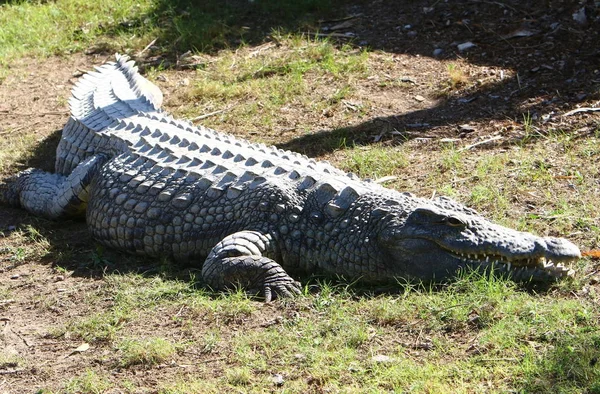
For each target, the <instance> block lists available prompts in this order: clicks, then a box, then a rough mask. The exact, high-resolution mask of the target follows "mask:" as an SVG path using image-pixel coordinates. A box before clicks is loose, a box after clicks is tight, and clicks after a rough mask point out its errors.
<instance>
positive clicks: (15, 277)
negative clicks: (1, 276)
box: [10, 274, 21, 279]
mask: <svg viewBox="0 0 600 394" xmlns="http://www.w3.org/2000/svg"><path fill="white" fill-rule="evenodd" d="M20 277H21V275H19V274H15V275H13V276H11V277H10V279H19V278H20Z"/></svg>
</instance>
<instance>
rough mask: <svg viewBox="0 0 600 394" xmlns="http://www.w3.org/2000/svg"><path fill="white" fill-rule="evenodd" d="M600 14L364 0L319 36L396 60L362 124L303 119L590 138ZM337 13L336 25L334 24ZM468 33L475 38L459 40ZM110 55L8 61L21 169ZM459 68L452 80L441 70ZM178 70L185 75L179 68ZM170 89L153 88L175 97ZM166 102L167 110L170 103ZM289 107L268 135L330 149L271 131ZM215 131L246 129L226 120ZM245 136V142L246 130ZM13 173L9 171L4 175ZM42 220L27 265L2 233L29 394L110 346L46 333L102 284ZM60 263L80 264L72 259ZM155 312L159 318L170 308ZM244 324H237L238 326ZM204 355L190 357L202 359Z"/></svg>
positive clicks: (483, 135)
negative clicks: (75, 91) (65, 269)
mask: <svg viewBox="0 0 600 394" xmlns="http://www.w3.org/2000/svg"><path fill="white" fill-rule="evenodd" d="M432 3H433V4H434V5H432ZM582 10H583V11H582ZM599 12H600V10H599V9H598V7H597V5H596V3H594V2H591V1H561V0H550V1H543V2H536V1H519V2H517V1H504V2H497V1H476V0H472V1H462V2H455V1H448V2H441V1H438V2H432V1H424V0H419V1H417V0H415V1H407V2H402V5H401V6H400V5H398V2H397V1H372V2H361V3H358V4H356V5H354V6H348V7H347V8H346V10H345V11H344V13H342V14H341V16H342V17H343V16H352V15H356V16H355V17H352V18H349V19H346V20H345V21H344V20H338V21H329V22H327V21H325V22H323V23H322V25H321V31H322V32H324V33H326V34H327V33H328V32H333V33H335V37H334V38H335V39H338V40H340V42H342V43H344V42H346V41H347V40H346V39H345V38H341V37H340V35H345V36H347V37H350V36H351V37H352V41H351V42H352V43H353V44H354V45H358V46H363V47H369V48H371V49H372V50H374V51H382V52H386V53H393V54H394V56H393V62H392V64H384V62H382V63H381V64H380V65H379V66H374V67H373V70H372V71H373V75H374V78H372V79H369V80H367V81H366V82H365V83H364V84H362V85H361V86H358V87H357V93H356V96H357V97H358V99H359V101H361V102H363V103H365V105H368V110H367V111H366V113H365V116H364V117H363V120H360V119H359V118H353V119H355V120H354V121H353V122H354V123H352V124H344V122H346V121H347V117H344V116H342V115H341V114H340V113H335V114H317V115H316V116H314V117H309V116H308V115H307V117H306V119H307V120H308V121H310V122H313V123H312V124H313V125H314V129H315V130H323V133H325V134H332V133H335V132H337V131H336V130H337V129H338V128H339V127H341V126H345V127H346V129H345V130H344V131H343V135H344V136H349V138H350V140H354V141H357V142H361V143H372V142H374V141H381V142H388V143H401V142H403V141H406V140H407V139H408V140H413V141H418V142H423V141H425V142H427V141H429V140H434V139H440V138H455V139H460V140H461V141H465V142H464V143H465V144H468V143H476V142H478V141H485V140H487V139H490V138H491V137H494V136H496V135H499V136H501V139H497V140H494V141H493V142H492V143H491V144H487V145H482V147H483V146H485V147H486V148H488V149H494V148H497V147H498V146H499V145H502V144H505V143H508V142H514V141H515V140H518V139H521V138H523V133H524V131H523V116H524V114H529V115H528V116H530V117H531V119H532V120H533V121H535V122H536V127H537V128H538V129H537V130H538V132H539V133H542V134H544V133H549V132H551V131H552V130H562V131H564V132H567V133H572V134H574V135H587V134H588V133H591V132H594V131H595V130H597V129H598V125H599V124H600V117H599V116H600V115H599V113H598V112H589V113H588V112H582V113H579V114H574V115H572V116H564V114H565V113H566V112H568V111H570V110H573V109H575V108H577V107H597V106H598V104H599V100H600V95H599V91H600V70H599V68H600V66H599V62H598V60H599V57H600V45H598V42H600V33H599V32H600V21H599ZM574 14H576V15H578V17H575V18H574V16H573V15H574ZM582 15H585V18H583V16H582ZM583 19H585V20H583ZM342 22H344V23H345V26H344V27H340V26H339V25H340V24H341V23H342ZM582 22H583V23H582ZM469 42H470V43H472V44H474V45H473V46H471V47H470V48H469V49H466V50H463V51H461V50H460V49H459V46H460V45H462V46H466V44H467V43H469ZM434 52H435V55H434ZM374 56H375V57H376V56H377V54H375V55H374ZM108 58H109V57H108V56H104V55H101V56H100V55H91V56H85V55H81V54H74V55H71V56H68V57H52V58H49V59H43V60H38V59H23V60H21V61H19V62H17V63H14V64H11V65H10V69H9V70H8V75H7V77H6V78H5V79H4V80H2V81H1V83H0V136H1V135H6V134H9V133H10V134H11V135H13V134H15V133H19V132H25V131H27V132H30V131H31V130H35V131H36V133H37V135H38V136H39V142H40V144H39V147H38V148H37V149H38V152H35V154H34V158H33V159H32V160H31V161H29V162H28V163H23V167H26V166H35V167H38V168H42V169H45V170H52V167H53V154H54V153H53V152H54V149H55V147H56V142H57V138H58V136H59V134H58V133H59V131H60V129H61V128H62V126H63V125H64V123H65V122H66V120H67V118H68V101H67V100H68V97H69V91H70V89H71V87H72V86H73V83H74V82H75V81H76V80H77V78H78V77H79V76H80V75H81V74H82V72H83V71H86V70H90V69H91V68H92V66H93V65H99V64H101V63H103V62H104V61H106V60H107V59H108ZM456 68H458V69H459V70H460V73H462V76H461V75H460V74H459V75H455V76H454V77H452V75H451V72H452V70H454V69H456ZM186 73H190V71H180V72H178V74H177V75H181V76H184V75H186ZM463 77H464V80H463ZM319 83H323V81H319ZM453 83H455V86H453ZM392 85H393V86H392ZM173 86H174V85H173V84H162V87H163V88H165V89H166V91H167V94H169V93H170V94H171V95H172V96H173V95H175V88H174V87H173ZM390 86H391V87H390ZM167 104H169V101H167ZM172 105H173V106H171V107H168V108H167V110H176V108H175V107H174V105H175V104H174V103H173V104H172ZM341 105H342V106H344V105H345V106H346V107H347V108H346V109H347V110H348V111H353V109H352V106H353V105H354V106H356V105H357V104H356V103H346V104H341ZM330 115H331V116H330ZM297 116H300V115H299V114H298V113H296V112H295V109H294V108H293V107H291V108H289V110H288V111H287V112H286V113H285V114H282V117H281V119H282V120H281V123H279V124H277V125H276V126H274V129H275V132H273V135H272V140H275V139H276V138H277V137H276V136H279V137H278V138H279V139H278V141H279V143H280V144H281V146H282V147H284V148H289V149H296V150H301V151H303V152H306V153H309V154H312V155H319V156H321V157H328V155H330V154H331V152H332V150H333V148H332V147H328V146H323V145H321V144H319V142H320V141H321V140H320V138H322V133H321V134H314V135H306V136H298V135H297V134H295V133H293V132H284V133H282V132H281V130H287V129H288V128H289V127H290V125H293V124H294V120H295V119H296V117H297ZM225 131H231V132H234V133H238V134H245V132H241V131H239V130H235V129H233V130H227V129H226V127H225ZM249 132H254V133H256V132H261V130H254V131H249ZM268 133H270V132H267V134H268ZM248 137H249V138H252V135H251V133H250V135H248ZM13 170H14V171H16V170H17V169H11V170H10V172H11V173H14V171H13ZM413 171H414V172H415V173H417V172H418V171H419V169H418V168H415V169H413ZM6 175H8V174H2V176H6ZM35 220H36V219H33V218H31V217H30V216H29V215H28V214H27V213H25V212H23V211H21V210H16V209H10V208H6V207H0V231H5V232H7V233H8V230H9V229H12V228H13V227H22V226H25V225H27V224H31V223H32V222H33V221H35ZM36 223H37V224H38V225H40V224H39V222H36ZM41 226H42V227H44V228H45V229H46V231H45V233H44V234H43V235H44V236H46V237H48V238H50V239H52V242H51V244H52V248H53V249H52V250H51V251H50V253H49V254H48V255H47V256H46V257H44V256H41V257H38V258H36V259H35V261H26V262H22V263H18V264H17V263H15V261H14V260H13V259H12V255H13V254H15V253H17V252H18V246H15V245H7V243H6V242H3V239H2V238H0V248H3V249H1V250H2V254H1V255H0V256H1V259H0V284H1V287H0V290H3V291H7V292H8V294H9V298H7V299H0V343H1V345H2V348H3V349H4V352H5V353H9V354H15V355H18V356H19V357H22V358H23V359H25V360H26V363H25V365H24V366H23V367H16V368H13V367H11V366H5V365H0V393H4V392H6V393H26V392H34V391H35V390H36V389H38V388H40V387H47V388H52V389H56V390H60V388H61V387H63V385H64V383H65V382H66V380H67V379H68V378H70V377H73V376H77V375H79V374H80V373H81V372H82V371H84V370H85V369H87V368H90V367H92V366H94V365H99V364H101V362H102V361H101V360H102V359H103V356H102V355H103V354H104V353H103V352H106V351H108V350H109V348H108V347H107V348H101V349H99V350H97V352H86V353H81V354H74V355H73V354H71V352H72V351H73V350H74V349H75V348H76V347H77V346H79V344H80V341H79V340H71V339H69V338H60V339H57V338H54V337H53V336H52V335H51V334H52V330H53V329H55V328H59V327H63V326H65V325H66V324H67V323H68V322H69V321H71V320H72V319H76V318H77V317H78V316H84V315H86V314H88V313H89V312H90V311H92V310H99V309H101V308H102V306H103V305H89V304H86V302H85V300H86V293H87V292H90V291H93V290H94V289H97V288H98V287H99V286H102V281H101V274H97V273H96V274H94V273H93V272H90V270H87V271H86V270H85V269H83V270H82V271H81V272H78V274H77V275H67V276H64V275H63V274H62V273H61V272H60V271H58V270H57V269H56V268H54V267H53V264H52V263H53V262H54V261H55V258H54V256H56V255H57V254H59V253H61V252H62V253H64V252H67V251H71V250H72V248H74V250H75V251H76V253H75V254H76V255H77V253H83V252H86V253H89V252H90V251H91V250H93V249H94V246H93V243H92V241H91V239H90V238H89V236H88V235H86V233H85V226H84V224H83V223H69V224H66V225H65V224H58V223H45V224H44V223H43V224H42V225H41ZM71 260H72V261H73V262H74V263H73V264H74V268H77V261H78V259H77V256H75V257H73V258H72V259H71ZM86 273H87V274H86ZM0 294H1V293H0ZM165 313H166V314H167V315H169V316H170V315H172V314H173V313H177V311H165ZM270 314H271V313H267V312H265V313H264V316H262V315H261V319H264V320H266V319H267V317H266V316H267V315H270ZM253 324H254V323H253ZM249 326H251V324H250V323H248V324H246V325H243V326H242V329H243V328H248V327H249ZM178 329H179V328H178V327H177V325H176V324H174V323H172V322H166V321H163V322H158V323H156V324H155V325H152V326H148V327H145V326H144V327H143V326H140V327H138V328H137V329H136V328H133V329H132V332H141V333H144V332H148V330H151V331H152V332H153V333H154V334H153V335H163V334H164V335H165V337H172V336H173V335H180V334H181V333H173V331H174V330H178ZM182 335H183V334H182ZM210 359H211V357H208V356H202V357H200V360H201V361H202V362H210ZM177 362H179V363H180V364H186V363H188V364H194V363H198V360H196V359H194V360H192V361H190V360H187V361H186V360H184V358H183V357H180V359H178V360H177ZM174 368H175V367H174ZM194 368H196V367H194ZM198 368H199V367H198ZM219 368H222V365H221V366H219ZM108 369H109V370H110V369H111V368H108ZM168 369H169V365H165V366H163V367H162V368H158V369H151V370H144V369H143V368H137V369H135V368H134V369H132V370H130V371H125V372H122V371H118V370H117V371H115V372H114V376H113V378H114V379H115V380H119V379H123V378H124V377H127V378H128V379H130V380H132V381H135V382H136V384H137V385H138V386H139V387H144V388H146V389H147V390H148V392H152V390H153V387H156V382H157V381H160V379H161V376H163V375H165V374H168V373H169V372H166V371H168ZM193 370H194V369H193V368H192V369H188V370H186V371H185V372H184V374H188V373H189V372H188V371H193ZM171 376H176V375H175V374H171Z"/></svg>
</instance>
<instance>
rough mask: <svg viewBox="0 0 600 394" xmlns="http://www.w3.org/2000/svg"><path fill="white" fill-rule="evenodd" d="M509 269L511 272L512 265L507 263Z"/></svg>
mask: <svg viewBox="0 0 600 394" xmlns="http://www.w3.org/2000/svg"><path fill="white" fill-rule="evenodd" d="M506 266H507V269H508V270H509V271H510V269H511V268H512V264H511V263H506Z"/></svg>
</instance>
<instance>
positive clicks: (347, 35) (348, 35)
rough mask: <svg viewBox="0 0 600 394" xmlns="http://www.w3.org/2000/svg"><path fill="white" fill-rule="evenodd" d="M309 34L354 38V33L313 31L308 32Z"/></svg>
mask: <svg viewBox="0 0 600 394" xmlns="http://www.w3.org/2000/svg"><path fill="white" fill-rule="evenodd" d="M306 34H308V35H309V36H315V37H339V38H354V37H355V36H354V34H352V33H350V34H347V33H313V32H311V31H309V32H306Z"/></svg>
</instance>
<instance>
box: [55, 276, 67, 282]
mask: <svg viewBox="0 0 600 394" xmlns="http://www.w3.org/2000/svg"><path fill="white" fill-rule="evenodd" d="M54 280H55V281H56V282H62V281H64V280H65V276H64V275H57V276H56V277H55V278H54Z"/></svg>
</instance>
